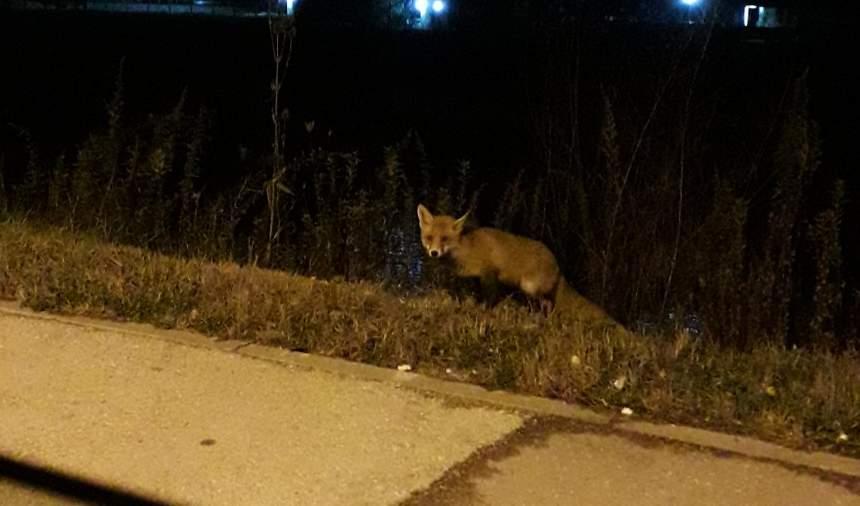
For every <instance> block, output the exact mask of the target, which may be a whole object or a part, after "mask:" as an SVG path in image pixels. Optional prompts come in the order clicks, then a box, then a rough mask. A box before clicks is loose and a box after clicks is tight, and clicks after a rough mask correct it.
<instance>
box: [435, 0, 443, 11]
mask: <svg viewBox="0 0 860 506" xmlns="http://www.w3.org/2000/svg"><path fill="white" fill-rule="evenodd" d="M444 10H445V2H443V1H442V0H435V1H434V2H433V12H435V13H437V14H438V13H440V12H442V11H444Z"/></svg>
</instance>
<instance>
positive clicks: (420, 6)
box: [415, 0, 427, 18]
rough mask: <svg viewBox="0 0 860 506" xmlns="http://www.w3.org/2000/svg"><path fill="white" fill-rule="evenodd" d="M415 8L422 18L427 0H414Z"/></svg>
mask: <svg viewBox="0 0 860 506" xmlns="http://www.w3.org/2000/svg"><path fill="white" fill-rule="evenodd" d="M415 10H417V11H418V14H420V15H421V17H422V18H423V17H424V15H425V14H427V0H415Z"/></svg>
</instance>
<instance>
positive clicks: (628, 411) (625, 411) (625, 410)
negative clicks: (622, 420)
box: [621, 408, 633, 416]
mask: <svg viewBox="0 0 860 506" xmlns="http://www.w3.org/2000/svg"><path fill="white" fill-rule="evenodd" d="M621 414H622V415H624V416H630V415H632V414H633V410H632V409H630V408H621Z"/></svg>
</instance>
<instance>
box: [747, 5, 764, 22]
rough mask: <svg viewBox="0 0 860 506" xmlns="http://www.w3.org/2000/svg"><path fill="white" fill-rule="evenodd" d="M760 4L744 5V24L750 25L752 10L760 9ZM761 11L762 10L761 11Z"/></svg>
mask: <svg viewBox="0 0 860 506" xmlns="http://www.w3.org/2000/svg"><path fill="white" fill-rule="evenodd" d="M758 8H759V7H758V5H745V6H744V26H749V25H750V11H751V10H753V9H758ZM759 12H761V11H759Z"/></svg>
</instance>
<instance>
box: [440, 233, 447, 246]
mask: <svg viewBox="0 0 860 506" xmlns="http://www.w3.org/2000/svg"><path fill="white" fill-rule="evenodd" d="M441 241H442V243H443V244H444V243H446V242H448V236H446V235H443V236H442V239H441Z"/></svg>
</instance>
